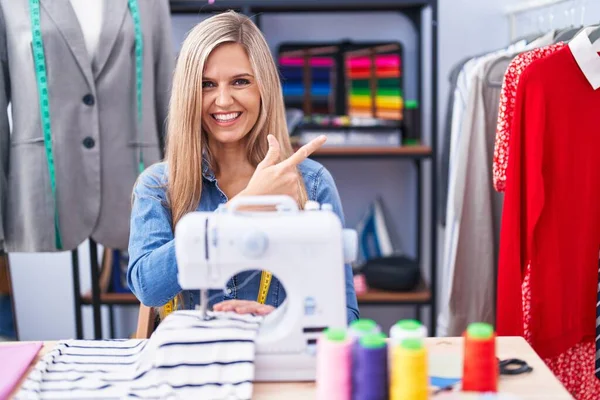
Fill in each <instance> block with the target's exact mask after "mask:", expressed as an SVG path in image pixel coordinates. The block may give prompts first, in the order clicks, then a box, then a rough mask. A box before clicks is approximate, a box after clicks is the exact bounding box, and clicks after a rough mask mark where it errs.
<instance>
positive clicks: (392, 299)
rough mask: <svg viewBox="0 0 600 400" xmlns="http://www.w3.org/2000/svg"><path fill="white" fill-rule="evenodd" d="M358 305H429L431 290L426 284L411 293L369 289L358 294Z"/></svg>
mask: <svg viewBox="0 0 600 400" xmlns="http://www.w3.org/2000/svg"><path fill="white" fill-rule="evenodd" d="M356 297H357V299H358V304H363V305H369V304H371V305H375V304H389V305H394V304H428V303H429V302H430V301H431V290H429V288H428V287H427V285H426V284H425V283H424V282H421V283H420V284H419V286H417V288H416V289H415V290H413V291H411V292H388V291H385V290H379V289H368V290H367V292H366V293H363V294H357V295H356Z"/></svg>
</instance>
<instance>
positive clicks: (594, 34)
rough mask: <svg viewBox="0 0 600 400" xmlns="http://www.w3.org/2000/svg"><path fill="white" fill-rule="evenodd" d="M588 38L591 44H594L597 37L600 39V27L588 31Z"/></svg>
mask: <svg viewBox="0 0 600 400" xmlns="http://www.w3.org/2000/svg"><path fill="white" fill-rule="evenodd" d="M589 38H590V42H591V43H592V44H594V43H595V42H596V41H597V40H598V39H600V28H596V29H595V30H593V31H592V32H591V33H590V35H589Z"/></svg>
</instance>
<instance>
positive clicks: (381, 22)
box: [9, 0, 600, 340]
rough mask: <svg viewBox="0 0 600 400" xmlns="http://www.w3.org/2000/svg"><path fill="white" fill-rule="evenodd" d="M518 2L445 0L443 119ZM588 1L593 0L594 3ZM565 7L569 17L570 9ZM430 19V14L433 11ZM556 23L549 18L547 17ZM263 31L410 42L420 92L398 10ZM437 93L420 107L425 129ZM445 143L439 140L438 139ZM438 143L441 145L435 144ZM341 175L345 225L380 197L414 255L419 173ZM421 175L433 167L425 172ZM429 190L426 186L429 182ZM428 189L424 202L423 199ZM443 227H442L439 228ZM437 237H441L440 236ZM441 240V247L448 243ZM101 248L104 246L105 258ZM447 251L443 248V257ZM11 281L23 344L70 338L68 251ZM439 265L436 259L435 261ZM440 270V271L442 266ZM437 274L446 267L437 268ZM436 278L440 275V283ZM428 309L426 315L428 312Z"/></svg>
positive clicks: (371, 311) (20, 265)
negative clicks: (453, 82)
mask: <svg viewBox="0 0 600 400" xmlns="http://www.w3.org/2000/svg"><path fill="white" fill-rule="evenodd" d="M515 3H519V1H517V0H486V1H480V0H439V41H438V46H439V69H438V73H439V93H438V110H439V112H438V118H439V120H440V121H443V118H444V115H445V108H446V99H447V95H448V82H447V76H448V73H449V71H450V70H451V68H452V66H453V65H454V64H455V63H456V62H458V61H459V60H460V59H462V58H464V57H466V56H469V55H475V54H478V53H482V52H486V51H491V50H494V49H497V48H499V47H503V46H505V45H507V44H508V43H509V23H508V19H507V18H506V16H505V15H504V10H505V9H506V7H507V6H508V5H510V4H515ZM588 3H591V2H588ZM571 8H572V3H566V5H564V6H557V7H554V8H553V9H552V10H553V12H552V13H549V12H548V11H543V12H531V13H527V14H525V15H524V16H523V17H520V18H518V19H517V28H518V29H517V33H518V34H519V35H523V34H526V33H530V32H534V31H537V30H538V29H540V28H543V29H547V28H549V27H550V26H551V24H552V26H554V27H561V26H566V25H569V24H570V23H571V21H572V19H573V17H572V14H571V13H570V11H571ZM565 12H566V14H565ZM579 13H580V6H579V5H578V6H577V13H576V14H575V21H576V23H579V22H581V21H580V19H581V15H580V14H579ZM424 17H425V18H426V19H427V18H429V12H427V11H426V12H425V15H424ZM199 20H200V19H199V17H198V16H193V15H176V16H173V43H174V45H175V46H176V48H179V45H180V43H181V41H182V40H183V38H184V36H185V33H186V32H187V31H188V30H189V29H190V28H191V27H192V26H193V25H194V24H196V23H197V22H198V21H199ZM551 21H552V22H551ZM598 21H600V3H598V2H596V4H587V5H586V10H585V18H584V22H585V23H586V24H588V23H598ZM261 23H262V27H263V31H264V33H265V36H266V38H267V40H268V42H269V45H270V47H271V49H272V50H273V51H276V47H277V46H278V44H279V43H280V42H282V41H293V40H297V41H309V40H319V41H327V40H337V39H342V38H349V39H355V40H386V39H393V40H401V41H402V43H403V44H404V46H405V60H406V61H407V65H406V78H405V82H406V96H407V99H412V98H416V91H417V86H416V79H417V78H416V77H417V74H418V71H417V70H416V68H417V65H416V60H415V57H416V50H417V47H416V46H417V44H416V32H415V30H414V27H413V26H412V25H411V23H410V22H409V20H407V19H406V18H404V17H403V16H402V15H399V14H393V13H381V12H377V13H369V14H365V15H361V17H360V20H358V22H357V19H356V16H353V15H344V14H343V13H338V14H336V15H333V14H310V13H308V14H301V15H300V14H298V15H292V14H290V15H287V14H280V15H275V14H274V15H264V16H263V17H262V21H261ZM423 33H424V35H425V36H424V45H425V47H424V52H423V53H424V54H423V56H424V59H423V65H425V66H426V65H428V64H429V59H430V57H429V56H430V54H429V53H430V51H429V50H427V49H428V48H429V47H427V46H428V44H429V43H430V37H431V35H430V31H429V29H425V31H424V32H423ZM424 73H425V75H424V76H425V78H426V79H425V80H424V84H425V92H426V93H427V94H428V93H429V87H430V86H429V84H430V82H429V80H428V77H429V76H430V73H429V71H428V70H426V71H424ZM430 105H431V99H429V98H425V99H424V102H423V103H422V107H423V114H424V118H425V121H426V124H425V126H424V127H425V129H426V132H429V128H430V127H429V120H430V115H431V114H430V111H429V110H430V109H431V106H430ZM438 143H441V137H440V138H439V139H438ZM438 148H439V146H438ZM323 163H324V164H325V166H326V167H327V168H328V169H329V170H330V171H331V172H332V174H333V175H334V177H335V178H336V182H337V185H338V190H339V192H340V194H341V197H342V202H343V206H344V209H345V213H346V219H347V225H348V226H351V227H353V226H355V225H356V223H357V222H358V220H359V219H360V217H361V216H362V215H363V213H364V212H365V211H366V208H367V206H368V205H369V203H370V202H371V201H373V200H374V199H375V197H376V196H377V195H381V196H382V197H383V199H384V202H385V203H386V205H387V206H388V208H389V210H390V211H391V219H392V222H393V225H394V226H395V227H397V230H398V234H399V236H400V240H401V242H402V247H403V249H404V250H405V251H406V252H407V253H408V254H411V255H414V254H415V238H414V232H415V222H416V221H415V218H416V216H415V215H414V211H413V210H415V200H416V194H415V187H416V184H415V174H414V170H413V166H412V163H410V162H409V161H400V160H391V161H389V160H386V161H375V160H368V161H366V160H357V161H347V160H344V161H342V160H327V161H326V162H325V161H324V162H323ZM423 172H424V175H427V173H428V172H427V170H426V169H424V171H423ZM424 185H425V186H424V187H425V188H428V187H429V182H424ZM427 196H428V195H427V193H426V195H425V196H424V199H426V197H427ZM423 207H424V208H423V210H426V211H428V210H429V209H430V206H429V203H428V202H425V203H424V204H423ZM428 227H429V223H428V219H426V221H425V225H424V229H423V235H424V236H423V237H424V239H425V240H424V244H425V247H424V248H423V256H424V260H423V261H424V264H423V265H428V257H427V256H428V254H430V249H429V248H428V247H427V246H426V245H427V238H428V237H429V233H428V229H427V228H428ZM440 233H441V228H440ZM439 237H440V241H441V239H442V238H443V235H439ZM440 241H438V244H439V248H441V247H442V245H443V243H441V242H440ZM101 253H102V252H101V251H99V254H101ZM440 255H441V251H438V257H439V256H440ZM9 258H10V263H11V272H12V276H13V287H14V291H15V299H16V309H17V318H18V327H19V333H20V339H21V340H53V339H65V338H71V337H74V335H75V321H74V306H73V295H72V286H71V266H70V253H69V252H66V253H52V254H46V253H42V254H23V253H13V254H10V255H9ZM88 259H89V252H88V245H87V243H83V244H82V245H81V246H80V275H81V286H82V290H83V291H87V290H89V287H90V283H89V282H90V274H89V261H88ZM438 265H440V263H439V262H438ZM440 272H441V271H440ZM439 276H441V273H440V274H439ZM438 282H439V280H438ZM106 311H107V310H104V320H103V328H104V332H105V335H108V319H107V314H108V313H107V312H106ZM361 314H362V316H363V317H368V318H374V319H376V320H377V321H378V322H379V323H380V324H382V325H383V327H384V329H386V330H387V329H388V328H389V326H390V325H391V324H392V323H393V322H395V321H396V320H398V319H400V318H406V317H412V316H413V314H412V311H411V309H410V308H388V309H384V308H381V307H376V306H370V307H366V306H363V307H361ZM426 315H427V314H426V313H424V316H426ZM83 316H84V323H85V329H84V334H85V337H86V338H92V337H93V327H92V324H93V322H92V312H91V307H88V308H87V309H85V310H84V314H83ZM115 316H116V321H117V325H118V326H117V332H116V333H117V336H118V337H127V336H129V335H130V334H131V333H132V332H133V331H134V330H135V326H136V322H137V308H136V307H129V308H128V309H127V308H121V309H119V308H117V311H116V313H115Z"/></svg>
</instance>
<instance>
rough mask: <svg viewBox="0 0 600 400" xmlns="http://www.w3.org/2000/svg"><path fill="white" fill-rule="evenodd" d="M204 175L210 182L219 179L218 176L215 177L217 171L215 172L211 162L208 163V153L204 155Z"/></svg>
mask: <svg viewBox="0 0 600 400" xmlns="http://www.w3.org/2000/svg"><path fill="white" fill-rule="evenodd" d="M202 176H203V177H204V179H206V180H208V181H209V182H215V181H216V180H217V178H216V177H215V173H214V172H213V170H212V168H211V167H210V164H209V163H208V159H207V157H206V154H204V155H203V156H202Z"/></svg>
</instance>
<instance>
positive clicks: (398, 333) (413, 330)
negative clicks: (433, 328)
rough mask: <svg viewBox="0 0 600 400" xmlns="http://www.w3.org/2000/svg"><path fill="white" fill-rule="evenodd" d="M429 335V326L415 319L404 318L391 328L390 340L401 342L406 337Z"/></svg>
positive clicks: (422, 337)
mask: <svg viewBox="0 0 600 400" xmlns="http://www.w3.org/2000/svg"><path fill="white" fill-rule="evenodd" d="M426 337H427V327H426V326H425V325H423V324H422V323H420V322H419V321H417V320H415V319H403V320H400V321H398V322H396V323H395V324H394V325H393V326H392V327H391V328H390V342H392V343H393V344H400V343H401V342H402V341H403V340H404V339H408V338H418V339H425V338H426Z"/></svg>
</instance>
